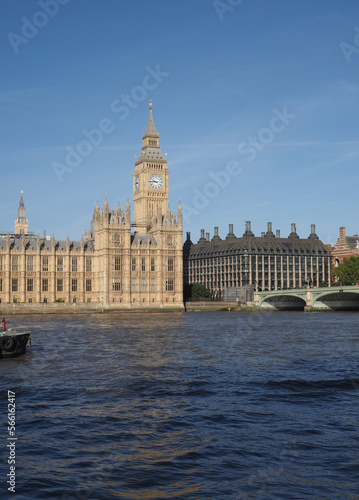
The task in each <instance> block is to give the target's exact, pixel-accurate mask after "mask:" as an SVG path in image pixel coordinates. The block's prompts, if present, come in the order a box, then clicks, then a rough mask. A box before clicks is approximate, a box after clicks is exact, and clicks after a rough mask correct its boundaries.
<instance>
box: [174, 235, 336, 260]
mask: <svg viewBox="0 0 359 500" xmlns="http://www.w3.org/2000/svg"><path fill="white" fill-rule="evenodd" d="M244 250H246V251H247V252H248V253H252V254H262V253H269V254H271V253H273V254H276V253H280V254H287V255H291V254H294V255H295V254H298V255H300V254H302V255H304V254H308V253H313V252H314V253H317V252H320V253H321V254H323V255H330V252H329V250H328V249H327V248H326V247H325V245H324V243H322V242H321V241H320V240H319V239H317V238H308V239H301V238H273V237H266V236H264V237H250V238H248V237H241V238H236V237H231V238H228V239H226V240H217V239H216V240H215V241H207V240H202V241H201V240H200V241H199V242H198V243H195V244H191V243H190V242H188V241H187V242H186V243H185V245H184V253H185V255H187V256H188V258H189V259H192V258H198V257H207V258H208V257H212V256H215V255H217V256H222V255H235V254H239V253H241V254H242V253H244Z"/></svg>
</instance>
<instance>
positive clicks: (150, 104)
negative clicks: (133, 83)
mask: <svg viewBox="0 0 359 500" xmlns="http://www.w3.org/2000/svg"><path fill="white" fill-rule="evenodd" d="M150 109H152V99H150Z"/></svg>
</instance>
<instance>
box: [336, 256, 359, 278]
mask: <svg viewBox="0 0 359 500" xmlns="http://www.w3.org/2000/svg"><path fill="white" fill-rule="evenodd" d="M332 276H334V277H335V278H337V281H339V283H340V284H341V285H356V284H357V283H358V282H359V255H358V256H353V255H352V256H351V257H349V258H345V259H343V262H342V263H341V264H339V265H338V266H337V267H334V269H333V270H332Z"/></svg>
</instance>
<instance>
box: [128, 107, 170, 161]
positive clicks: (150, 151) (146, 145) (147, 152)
mask: <svg viewBox="0 0 359 500" xmlns="http://www.w3.org/2000/svg"><path fill="white" fill-rule="evenodd" d="M159 137H160V135H159V133H158V132H157V130H156V127H155V124H154V123H153V116H152V102H151V101H150V116H149V118H148V123H147V128H146V131H145V133H144V134H143V136H142V151H141V154H140V156H139V157H138V158H137V160H136V162H135V165H139V164H140V163H142V162H143V161H156V162H160V163H166V158H165V157H164V156H163V155H162V153H161V150H160V140H159Z"/></svg>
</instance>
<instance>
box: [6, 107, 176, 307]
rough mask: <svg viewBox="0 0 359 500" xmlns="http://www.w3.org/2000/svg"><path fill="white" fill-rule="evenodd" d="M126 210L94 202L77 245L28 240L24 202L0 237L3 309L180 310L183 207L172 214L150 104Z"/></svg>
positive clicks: (164, 162)
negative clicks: (33, 306)
mask: <svg viewBox="0 0 359 500" xmlns="http://www.w3.org/2000/svg"><path fill="white" fill-rule="evenodd" d="M133 204H134V222H133V223H131V209H130V203H129V201H128V200H127V203H126V206H125V208H124V209H122V208H121V207H120V205H118V206H117V209H116V210H110V209H109V204H108V201H107V197H106V200H105V203H104V206H103V208H100V206H99V204H98V202H97V203H96V206H95V209H94V212H93V215H92V221H91V227H90V229H89V231H86V233H85V235H84V237H81V240H80V241H70V239H69V237H67V239H66V241H58V240H56V239H55V237H54V236H53V237H52V239H47V238H40V236H35V235H33V234H31V233H29V230H28V229H29V222H28V219H27V218H26V210H25V204H24V200H23V196H22V195H21V198H20V203H19V208H18V213H17V218H16V220H15V233H14V234H6V235H2V236H0V301H1V303H41V302H42V303H43V302H45V303H46V302H48V303H55V302H63V303H92V304H101V305H103V306H105V307H109V308H110V307H120V308H122V307H123V308H141V307H145V308H152V307H154V308H158V307H164V308H166V307H167V308H173V307H175V308H182V307H183V260H182V244H183V238H182V235H183V228H182V208H181V205H180V204H179V206H178V211H177V215H176V214H175V213H173V212H171V210H170V208H169V169H168V165H167V160H166V158H165V157H164V156H163V155H162V153H161V149H160V143H159V134H158V132H157V130H156V127H155V125H154V122H153V116H152V104H150V111H149V119H148V124H147V128H146V131H145V133H144V135H143V138H142V150H141V153H140V155H139V157H138V158H137V160H136V162H135V166H134V169H133Z"/></svg>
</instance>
